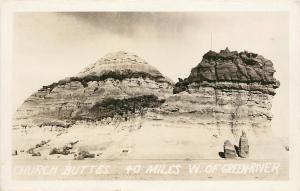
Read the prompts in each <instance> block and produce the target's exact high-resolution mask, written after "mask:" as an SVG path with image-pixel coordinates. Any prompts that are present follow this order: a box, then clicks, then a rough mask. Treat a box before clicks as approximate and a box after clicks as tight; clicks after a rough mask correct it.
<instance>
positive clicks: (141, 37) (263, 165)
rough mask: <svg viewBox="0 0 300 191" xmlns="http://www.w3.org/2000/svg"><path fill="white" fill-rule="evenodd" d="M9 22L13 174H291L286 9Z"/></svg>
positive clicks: (22, 16) (31, 17)
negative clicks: (11, 34)
mask: <svg viewBox="0 0 300 191" xmlns="http://www.w3.org/2000/svg"><path fill="white" fill-rule="evenodd" d="M258 18H261V19H260V21H259V22H252V23H251V21H253V20H256V19H258ZM279 23H280V24H279ZM14 24H15V31H14V39H15V42H14V43H15V49H14V67H15V70H14V76H13V77H14V81H13V83H14V87H13V90H14V92H15V93H14V98H15V99H14V100H16V104H17V103H21V102H22V103H21V104H17V105H15V108H16V111H15V113H14V116H13V131H12V133H13V134H12V136H13V153H12V154H13V164H14V165H16V166H15V167H14V171H13V173H15V175H16V177H18V178H24V176H25V177H27V176H28V177H32V178H41V177H43V178H45V177H47V178H51V179H52V178H59V179H61V178H64V179H69V178H76V179H77V178H83V179H84V178H90V179H146V180H148V179H162V180H165V179H197V180H206V179H250V180H253V179H261V180H264V179H287V178H288V152H289V144H288V136H287V135H288V126H287V124H288V120H287V116H288V104H287V100H286V99H284V98H285V97H288V79H287V76H288V75H287V73H286V72H287V70H286V66H287V65H288V38H289V36H288V30H287V29H288V27H287V26H288V15H287V14H286V13H284V12H279V13H259V12H257V13H214V12H211V13H199V12H192V13H188V12H184V13H176V12H175V13H166V12H165V13H164V12H160V13H158V12H143V13H141V12H140V13H139V12H109V13H105V12H89V13H87V12H75V13H16V14H15V20H14ZM258 29H259V33H256V32H257V30H258ZM241 30H242V31H241ZM24 63H26V64H24ZM20 82H21V83H22V86H21V87H19V84H20ZM27 92H28V93H27ZM23 99H24V100H23ZM17 101H18V102H17ZM273 105H275V106H274V107H273ZM273 121H275V122H276V123H273ZM285 126H286V127H287V128H284V127H285ZM276 133H277V134H276ZM66 162H67V163H68V165H70V166H71V167H70V169H68V168H66V167H65V164H66ZM37 164H38V165H45V169H43V168H41V169H39V168H36V165H37ZM24 165H25V167H24ZM82 166H90V167H86V168H83V167H82ZM94 166H95V167H94ZM46 167H47V168H46ZM57 167H59V168H57ZM214 168H216V169H215V172H212V171H213V169H214ZM60 170H62V171H60ZM40 171H42V172H45V173H44V174H43V173H41V172H40ZM52 173H53V176H51V175H48V174H52ZM67 173H70V174H69V176H68V175H65V174H67ZM241 175H243V176H241Z"/></svg>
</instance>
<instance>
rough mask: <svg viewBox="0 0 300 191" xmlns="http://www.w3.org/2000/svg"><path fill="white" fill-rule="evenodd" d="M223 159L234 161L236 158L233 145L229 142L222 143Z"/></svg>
mask: <svg viewBox="0 0 300 191" xmlns="http://www.w3.org/2000/svg"><path fill="white" fill-rule="evenodd" d="M224 157H225V158H226V159H235V158H236V151H235V148H234V145H233V144H232V143H231V142H230V141H229V140H226V141H225V142H224Z"/></svg>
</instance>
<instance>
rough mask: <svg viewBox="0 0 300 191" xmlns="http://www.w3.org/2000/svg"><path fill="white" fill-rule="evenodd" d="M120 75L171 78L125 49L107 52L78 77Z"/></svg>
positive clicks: (160, 78)
mask: <svg viewBox="0 0 300 191" xmlns="http://www.w3.org/2000/svg"><path fill="white" fill-rule="evenodd" d="M114 74H115V75H119V77H122V76H123V77H126V76H133V77H135V76H136V77H138V76H141V77H149V78H152V79H155V80H158V81H163V82H168V83H170V84H172V82H171V80H169V79H167V78H166V77H164V76H163V75H162V74H161V73H160V72H159V71H158V70H157V69H156V68H155V67H153V66H151V65H149V64H148V63H147V62H146V61H145V60H144V59H143V58H141V57H139V56H137V55H135V54H132V53H129V52H125V51H118V52H113V53H109V54H106V55H105V56H103V57H102V58H101V59H99V60H98V61H97V62H95V63H94V64H92V65H90V66H88V67H86V68H85V69H84V70H83V71H81V72H80V73H79V74H78V77H81V78H84V77H86V76H105V75H114Z"/></svg>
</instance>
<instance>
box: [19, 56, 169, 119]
mask: <svg viewBox="0 0 300 191" xmlns="http://www.w3.org/2000/svg"><path fill="white" fill-rule="evenodd" d="M172 89H173V82H172V81H171V80H169V79H168V78H166V77H164V76H163V75H162V74H161V73H160V72H159V71H158V70H157V69H156V68H155V67H153V66H151V65H149V64H147V62H146V61H145V60H144V59H142V58H140V57H138V56H137V55H134V54H131V53H127V52H124V51H119V52H115V53H110V54H107V55H105V56H104V57H103V58H101V59H100V60H98V61H97V62H96V63H94V64H92V65H90V66H88V67H87V68H85V69H84V70H83V71H82V72H80V73H79V74H78V75H77V76H74V77H68V78H65V79H63V80H60V81H58V82H56V83H52V84H50V85H48V86H43V87H42V88H41V89H40V90H38V91H37V92H35V93H34V94H32V95H31V96H30V97H29V98H28V99H26V100H25V101H24V103H23V104H22V106H21V107H20V108H18V110H17V112H16V113H15V122H16V121H18V122H16V123H15V124H19V125H20V124H23V123H24V124H28V123H27V122H26V120H30V121H34V123H35V124H36V123H37V122H38V123H42V122H45V120H46V122H50V123H51V124H53V123H54V122H55V121H56V120H74V119H75V120H77V119H91V120H95V119H96V120H97V119H98V118H102V117H103V116H102V115H101V116H100V113H106V114H107V115H108V116H104V117H114V115H115V114H116V113H117V114H118V115H121V114H123V113H128V112H129V111H131V110H133V111H135V112H136V110H139V109H141V108H139V105H138V104H136V102H138V101H140V103H144V102H146V101H148V102H149V103H148V102H147V103H148V105H149V107H156V106H157V105H160V104H161V103H162V100H163V99H165V97H166V96H168V95H170V94H172ZM116 104H118V105H117V106H118V107H117V106H116ZM132 104H133V106H132V107H131V105H132ZM148 105H146V106H145V104H144V105H143V106H145V107H147V106H148ZM127 107H130V108H127ZM116 108H117V109H118V111H115V110H116ZM132 108H133V109H132ZM24 121H25V122H24Z"/></svg>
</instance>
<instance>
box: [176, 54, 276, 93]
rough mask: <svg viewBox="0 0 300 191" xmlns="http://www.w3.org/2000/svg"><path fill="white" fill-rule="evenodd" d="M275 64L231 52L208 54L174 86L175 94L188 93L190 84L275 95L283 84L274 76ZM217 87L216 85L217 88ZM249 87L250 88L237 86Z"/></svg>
mask: <svg viewBox="0 0 300 191" xmlns="http://www.w3.org/2000/svg"><path fill="white" fill-rule="evenodd" d="M274 73H275V69H274V68H273V63H272V62H271V61H270V60H268V59H266V58H264V57H263V56H261V55H258V54H256V53H251V52H247V51H243V52H237V51H230V50H229V49H228V48H226V49H225V50H221V51H220V52H219V53H217V52H214V51H211V50H210V51H209V52H207V53H206V54H205V55H204V56H203V59H202V61H201V62H200V63H199V64H198V65H197V66H196V67H194V68H193V69H192V70H191V74H190V75H189V77H188V78H186V79H184V80H181V79H180V80H179V82H178V83H177V84H176V85H175V88H174V93H178V92H180V91H185V90H186V89H187V86H188V85H189V84H191V83H197V84H199V85H201V84H202V85H204V86H216V88H220V89H221V88H223V89H230V88H232V89H245V90H257V91H261V92H263V93H267V94H271V95H274V94H275V92H274V89H276V88H278V87H279V85H280V83H279V81H278V80H276V79H275V78H274V77H273V75H274ZM216 84H217V85H216ZM236 84H247V85H250V86H237V85H236Z"/></svg>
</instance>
